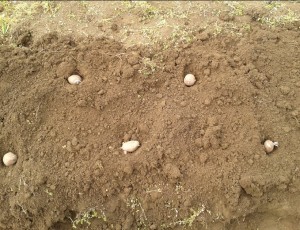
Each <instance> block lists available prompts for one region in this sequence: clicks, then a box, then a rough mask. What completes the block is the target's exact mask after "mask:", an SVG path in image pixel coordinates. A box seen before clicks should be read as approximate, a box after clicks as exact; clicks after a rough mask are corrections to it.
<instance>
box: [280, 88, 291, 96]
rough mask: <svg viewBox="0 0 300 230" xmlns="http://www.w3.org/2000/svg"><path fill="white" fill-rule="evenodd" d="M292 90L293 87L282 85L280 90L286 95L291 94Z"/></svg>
mask: <svg viewBox="0 0 300 230" xmlns="http://www.w3.org/2000/svg"><path fill="white" fill-rule="evenodd" d="M290 91H291V88H290V87H288V86H281V87H280V92H281V93H282V94H284V95H287V94H289V92H290Z"/></svg>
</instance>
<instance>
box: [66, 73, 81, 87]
mask: <svg viewBox="0 0 300 230" xmlns="http://www.w3.org/2000/svg"><path fill="white" fill-rule="evenodd" d="M81 81H82V78H81V77H80V76H79V75H71V76H70V77H68V82H69V83H70V84H71V85H78V84H80V83H81Z"/></svg>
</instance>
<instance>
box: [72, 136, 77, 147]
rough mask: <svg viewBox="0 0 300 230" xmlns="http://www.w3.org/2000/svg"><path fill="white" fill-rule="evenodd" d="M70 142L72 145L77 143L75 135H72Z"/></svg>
mask: <svg viewBox="0 0 300 230" xmlns="http://www.w3.org/2000/svg"><path fill="white" fill-rule="evenodd" d="M71 144H72V145H73V146H76V145H77V144H78V139H77V138H76V137H73V139H72V141H71Z"/></svg>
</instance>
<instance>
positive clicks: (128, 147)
mask: <svg viewBox="0 0 300 230" xmlns="http://www.w3.org/2000/svg"><path fill="white" fill-rule="evenodd" d="M139 146H140V142H138V141H126V142H123V144H122V147H121V149H122V150H123V151H124V153H125V154H126V153H127V152H129V153H131V152H134V151H135V150H137V148H138V147H139Z"/></svg>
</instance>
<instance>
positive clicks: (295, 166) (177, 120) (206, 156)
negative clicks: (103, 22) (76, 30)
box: [0, 23, 300, 230]
mask: <svg viewBox="0 0 300 230" xmlns="http://www.w3.org/2000/svg"><path fill="white" fill-rule="evenodd" d="M195 37H196V39H195V41H194V42H193V43H191V44H182V45H180V44H179V45H178V46H177V47H175V48H174V47H172V48H168V49H164V47H163V45H162V44H156V45H154V46H150V47H149V46H131V47H125V46H124V45H123V44H122V43H121V42H118V41H116V40H112V39H110V38H105V37H103V38H93V37H91V38H78V37H76V38H74V37H71V36H65V35H61V34H60V33H55V32H51V33H48V34H45V35H43V36H42V37H41V38H38V39H35V37H34V36H33V35H32V34H31V33H30V32H28V31H26V30H24V31H22V30H20V31H18V33H17V32H16V33H15V34H14V35H13V40H14V41H15V44H16V46H11V45H9V44H6V43H5V42H4V44H2V45H1V46H0V52H1V57H0V81H1V83H0V98H1V100H0V103H1V109H0V128H1V129H0V130H1V131H0V156H1V157H2V156H3V155H4V154H5V153H6V152H8V151H11V152H14V153H16V154H17V155H18V161H17V163H16V165H14V166H12V167H5V166H4V165H3V164H1V166H0V177H1V181H0V186H1V190H0V193H1V196H0V198H1V202H0V210H1V212H0V229H53V230H54V229H72V221H73V223H74V221H75V220H76V219H78V218H81V219H84V217H83V213H90V214H91V215H92V213H94V212H93V210H95V211H96V212H97V217H93V218H90V219H89V222H90V225H89V224H87V223H84V224H82V225H81V224H80V223H79V224H77V228H79V229H86V228H89V229H185V228H189V229H297V227H298V226H299V224H300V220H299V215H300V208H299V207H300V195H299V190H300V180H299V176H300V172H299V162H300V158H299V156H300V150H299V143H300V135H299V134H300V130H299V128H300V124H299V119H300V115H299V112H300V90H299V88H300V61H299V56H300V50H299V47H300V44H299V43H300V37H299V26H298V25H294V26H289V27H288V28H287V27H282V28H277V29H273V30H271V29H268V28H267V27H264V26H263V25H258V24H256V23H253V27H252V30H251V31H250V32H249V33H248V34H246V35H244V36H242V37H239V36H233V35H229V34H220V35H218V36H212V34H211V33H210V32H209V31H208V30H200V31H198V32H197V33H195ZM187 73H193V74H194V75H195V76H196V78H197V82H196V84H195V85H194V86H192V87H186V86H185V85H184V84H183V77H184V75H185V74H187ZM71 74H80V75H81V76H82V77H83V82H82V83H81V84H80V85H76V86H74V85H70V84H68V82H67V80H66V78H67V77H68V76H69V75H71ZM266 139H271V140H274V141H278V142H279V148H278V149H276V150H275V151H274V152H272V153H271V154H268V155H267V154H266V153H265V151H264V148H263V145H262V143H263V142H264V140H266ZM127 140H139V141H140V143H141V147H140V148H139V149H138V150H137V151H135V152H134V153H129V154H126V155H125V154H123V152H122V150H121V149H120V147H121V144H122V142H123V141H127ZM94 214H95V213H94ZM80 215H81V216H80Z"/></svg>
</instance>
